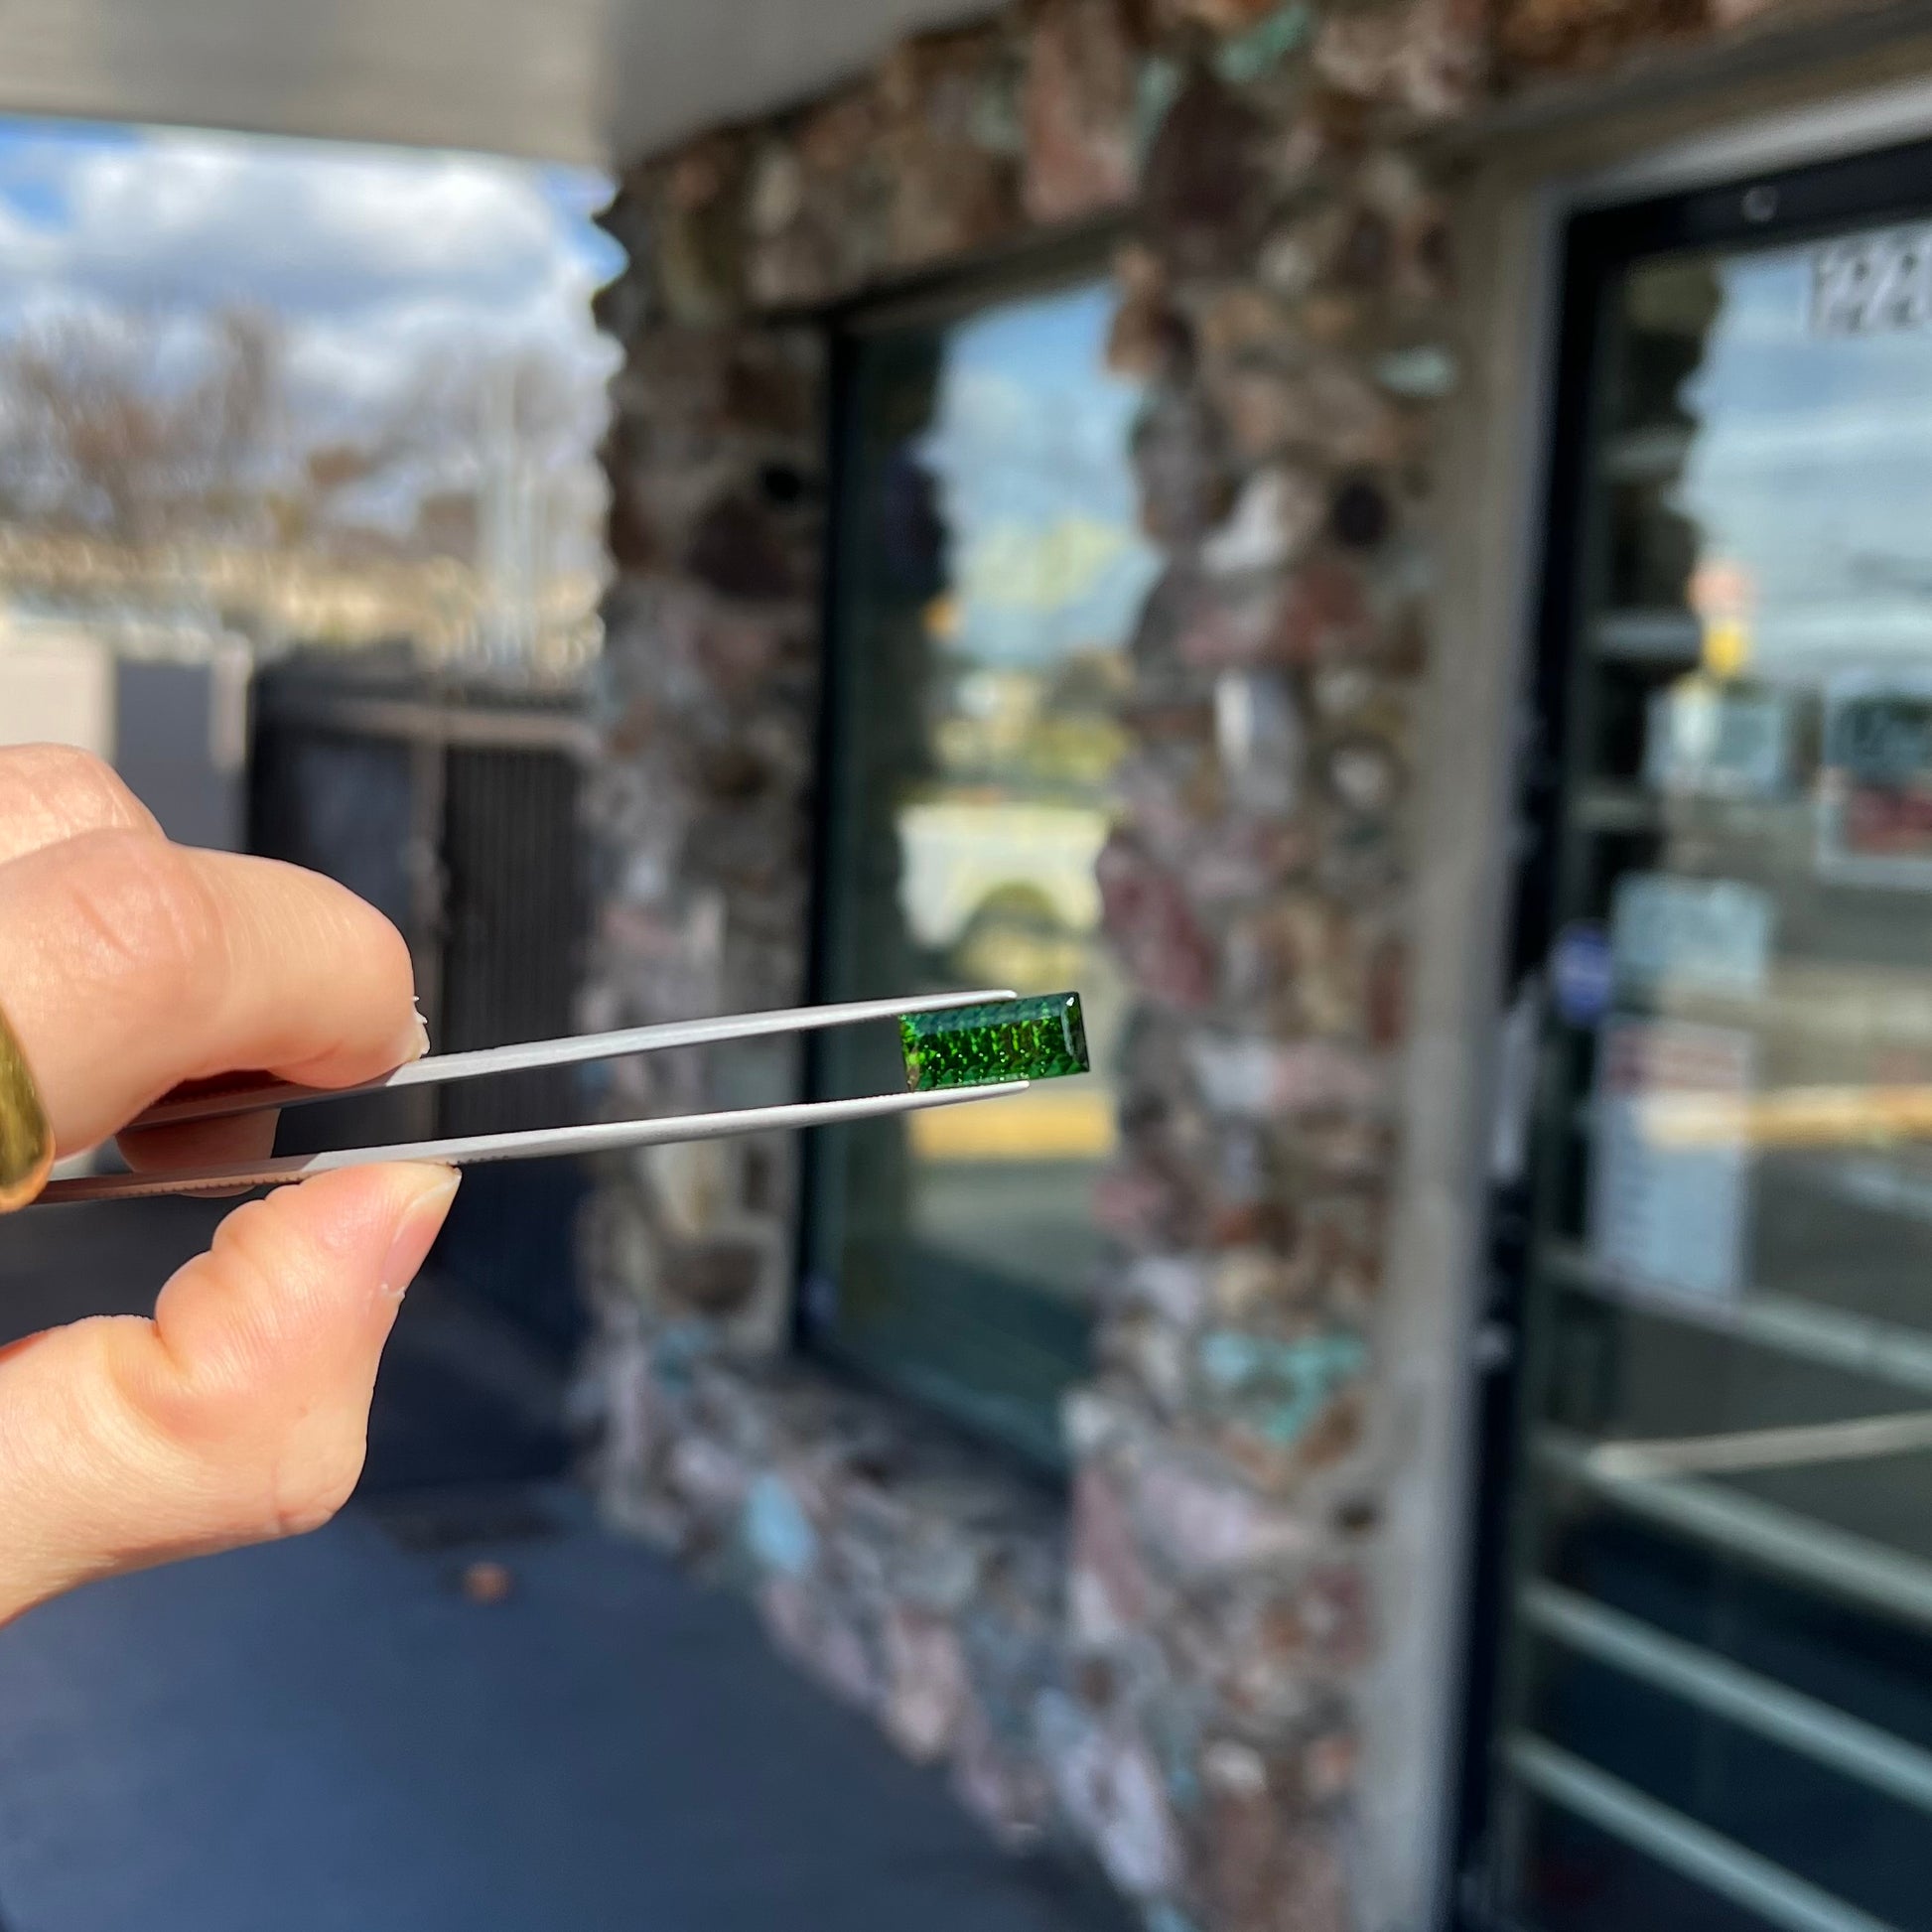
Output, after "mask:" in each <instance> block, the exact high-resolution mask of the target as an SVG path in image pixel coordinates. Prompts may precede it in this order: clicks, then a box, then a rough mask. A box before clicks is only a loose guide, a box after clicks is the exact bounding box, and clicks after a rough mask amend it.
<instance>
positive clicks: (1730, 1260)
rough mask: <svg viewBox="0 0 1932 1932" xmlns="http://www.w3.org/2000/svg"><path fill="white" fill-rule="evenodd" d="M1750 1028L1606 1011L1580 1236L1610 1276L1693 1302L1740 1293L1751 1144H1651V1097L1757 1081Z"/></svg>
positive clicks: (1737, 1088)
mask: <svg viewBox="0 0 1932 1932" xmlns="http://www.w3.org/2000/svg"><path fill="white" fill-rule="evenodd" d="M1756 1070H1757V1069H1756V1045H1755V1042H1754V1040H1753V1039H1752V1037H1751V1035H1749V1034H1745V1033H1736V1032H1732V1031H1730V1030H1729V1029H1726V1028H1719V1027H1695V1026H1688V1025H1685V1024H1684V1023H1682V1022H1680V1021H1674V1020H1656V1021H1651V1020H1613V1021H1611V1022H1610V1023H1609V1025H1608V1026H1606V1027H1605V1028H1604V1030H1603V1035H1602V1046H1601V1053H1600V1057H1599V1059H1598V1062H1597V1086H1596V1108H1595V1135H1594V1159H1593V1160H1592V1162H1591V1164H1590V1186H1589V1243H1590V1252H1591V1253H1592V1255H1593V1256H1594V1257H1595V1259H1596V1261H1597V1263H1598V1264H1599V1265H1600V1266H1601V1267H1603V1268H1605V1269H1607V1270H1609V1271H1610V1272H1611V1273H1613V1274H1616V1275H1621V1276H1623V1277H1625V1278H1627V1279H1629V1280H1633V1281H1638V1282H1642V1283H1644V1284H1646V1285H1647V1286H1649V1287H1652V1288H1658V1289H1664V1290H1668V1291H1672V1292H1675V1293H1677V1294H1680V1295H1685V1296H1691V1297H1694V1298H1696V1299H1698V1300H1700V1301H1716V1302H1725V1301H1730V1300H1733V1299H1734V1298H1736V1297H1737V1296H1739V1295H1741V1294H1742V1293H1743V1292H1744V1286H1745V1277H1746V1272H1747V1270H1746V1261H1747V1247H1746V1241H1747V1236H1748V1233H1749V1222H1750V1179H1751V1156H1750V1150H1749V1149H1748V1148H1747V1147H1745V1146H1744V1145H1742V1143H1739V1145H1737V1146H1736V1147H1730V1148H1724V1147H1721V1148H1678V1147H1660V1146H1658V1145H1657V1144H1656V1143H1655V1142H1654V1141H1653V1140H1652V1138H1651V1136H1650V1133H1649V1132H1648V1130H1647V1127H1646V1124H1645V1118H1644V1115H1645V1110H1646V1108H1647V1107H1648V1106H1649V1104H1650V1103H1651V1102H1653V1101H1656V1100H1659V1099H1662V1098H1664V1097H1666V1096H1671V1095H1679V1094H1707V1095H1709V1094H1723V1095H1728V1096H1733V1097H1736V1098H1740V1099H1741V1098H1743V1097H1745V1096H1746V1095H1748V1094H1749V1093H1750V1092H1751V1091H1752V1090H1753V1088H1754V1087H1755V1084H1756Z"/></svg>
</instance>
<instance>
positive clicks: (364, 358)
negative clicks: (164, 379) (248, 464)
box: [0, 119, 621, 451]
mask: <svg viewBox="0 0 1932 1932" xmlns="http://www.w3.org/2000/svg"><path fill="white" fill-rule="evenodd" d="M608 198H609V186H608V184H607V183H605V182H604V181H602V180H601V179H600V178H599V177H597V176H595V175H592V174H587V173H583V172H579V171H573V170H567V169H559V168H545V167H541V166H533V165H529V164H525V163H519V162H511V161H505V160H501V159H497V158H494V157H487V156H478V155H465V154H448V153H434V152H414V151H407V150H400V149H386V148H369V147H351V146H342V145H335V144H329V143H320V142H297V141H284V140H269V139H263V138H260V137H254V136H242V135H231V134H212V133H201V132H190V131H176V130H159V129H145V128H132V127H115V126H90V125H79V124H72V123H61V122H47V121H29V120H8V119H0V335H6V334H10V333H12V332H14V331H16V330H19V329H21V328H23V327H32V326H34V325H35V324H37V323H40V322H43V321H45V320H47V319H49V318H58V317H60V316H63V315H69V314H73V313H75V312H82V313H87V312H91V313H93V314H96V315H102V314H106V315H114V314H124V313H128V312H134V313H137V314H140V315H142V316H145V317H148V318H151V319H152V318H158V319H161V320H162V321H163V322H164V323H165V324H170V325H173V326H176V327H178V328H179V329H180V330H181V331H182V333H183V338H184V341H185V342H186V341H187V340H188V339H189V338H190V337H192V334H193V331H192V327H191V325H192V321H193V319H194V318H196V317H198V316H204V315H207V314H208V313H211V312H215V311H218V310H220V309H223V308H231V307H235V306H243V307H248V308H253V309H261V310H267V311H270V312H273V313H274V314H275V315H276V316H278V317H279V318H280V319H281V321H282V324H283V327H284V329H285V331H286V335H287V341H288V351H289V362H290V377H291V383H292V386H293V388H294V390H295V393H296V395H297V397H298V399H299V401H300V402H301V403H302V404H303V406H305V407H307V408H309V409H312V410H314V411H315V412H316V413H317V416H318V418H319V419H328V418H332V417H338V418H342V419H343V420H345V421H352V420H353V418H354V417H355V416H357V415H361V414H379V413H380V412H381V411H383V410H384V409H387V408H392V407H395V406H398V405H400V406H404V407H406V406H407V401H408V397H409V394H410V389H411V385H412V383H414V382H416V381H418V380H420V379H421V373H422V371H423V369H424V368H425V366H426V364H429V363H433V362H434V361H436V360H439V359H442V358H445V357H448V356H451V355H453V354H457V353H468V352H472V351H476V350H483V351H487V352H491V353H494V352H498V351H501V352H506V353H508V352H523V351H528V350H532V349H535V350H541V351H543V352H544V353H546V354H547V355H548V356H550V357H552V358H554V359H555V361H556V362H557V363H558V364H559V366H561V367H562V368H564V369H566V370H567V371H569V372H570V374H571V381H572V394H573V397H574V398H576V400H577V405H578V407H580V408H581V409H582V410H583V411H584V413H585V417H586V445H585V447H586V450H587V451H588V449H589V448H590V447H591V445H592V444H593V443H594V442H595V438H596V423H597V419H598V416H599V413H600V412H601V409H602V385H603V383H604V381H605V379H606V377H607V375H608V373H609V371H610V369H611V367H612V366H613V359H614V357H613V351H612V349H611V347H610V345H608V344H606V343H605V342H603V341H602V340H601V339H600V338H599V336H598V335H597V332H596V330H595V328H594V327H593V325H592V322H591V318H590V309H589V304H590V298H591V295H592V293H593V292H594V291H595V290H596V288H597V287H598V286H599V285H600V284H601V283H603V282H606V281H608V280H610V279H611V278H612V276H613V275H614V274H615V273H616V272H617V269H618V267H619V265H620V261H621V256H620V253H619V251H618V249H617V246H616V244H615V243H614V242H612V241H611V240H610V238H609V237H608V236H606V235H605V234H604V233H603V232H602V231H601V230H600V229H598V228H596V227H595V226H593V225H592V222H591V218H590V217H591V215H592V214H593V213H594V212H595V210H596V209H597V208H598V207H601V206H602V205H603V204H604V203H605V201H607V200H608ZM184 352H188V351H187V350H185V351H184Z"/></svg>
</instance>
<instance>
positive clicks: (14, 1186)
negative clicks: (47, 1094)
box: [0, 1013, 54, 1214]
mask: <svg viewBox="0 0 1932 1932" xmlns="http://www.w3.org/2000/svg"><path fill="white" fill-rule="evenodd" d="M53 1172H54V1124H53V1122H52V1121H50V1120H49V1119H48V1117H47V1108H46V1107H45V1106H44V1105H43V1104H42V1101H41V1090H40V1088H39V1087H37V1086H36V1085H35V1084H34V1072H33V1069H32V1068H31V1067H30V1066H29V1065H28V1064H27V1055H26V1054H25V1053H23V1052H22V1051H21V1050H20V1041H19V1040H17V1039H16V1038H15V1037H14V1032H13V1029H12V1028H11V1027H10V1026H8V1025H7V1016H6V1015H5V1014H4V1013H0V1214H12V1213H14V1212H15V1211H16V1210H17V1209H19V1208H22V1207H25V1206H26V1205H27V1204H28V1203H29V1202H30V1201H32V1200H33V1199H34V1198H35V1197H36V1196H37V1195H38V1194H39V1193H40V1190H41V1189H42V1188H43V1187H45V1186H46V1185H47V1176H48V1175H49V1174H50V1173H53Z"/></svg>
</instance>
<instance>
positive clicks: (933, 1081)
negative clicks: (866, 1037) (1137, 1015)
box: [898, 993, 1093, 1093]
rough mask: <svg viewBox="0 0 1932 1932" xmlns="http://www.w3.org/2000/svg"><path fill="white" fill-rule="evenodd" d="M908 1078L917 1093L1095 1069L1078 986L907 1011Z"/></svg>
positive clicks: (903, 1041) (902, 1032) (902, 1037)
mask: <svg viewBox="0 0 1932 1932" xmlns="http://www.w3.org/2000/svg"><path fill="white" fill-rule="evenodd" d="M898 1036H899V1043H900V1045H901V1046H902V1047H903V1048H904V1050H905V1084H906V1086H907V1087H908V1088H909V1089H910V1090H911V1091H912V1092H913V1093H937V1092H939V1091H940V1090H941V1089H942V1088H947V1087H994V1086H999V1085H1001V1084H1003V1083H1004V1082H1006V1081H1008V1080H1063V1079H1066V1078H1067V1077H1068V1076H1069V1075H1072V1074H1075V1073H1090V1072H1092V1071H1093V1067H1092V1063H1091V1062H1090V1061H1089V1060H1088V1058H1087V1030H1086V1026H1085V1024H1084V1022H1083V1021H1082V1020H1081V1018H1080V996H1079V994H1077V993H1054V994H1052V995H1050V996H1049V997H1047V998H1046V999H1043V1000H1014V1001H1011V1002H1009V1003H1007V1004H1005V1005H1002V1006H997V1007H960V1008H956V1009H955V1010H954V1011H953V1012H951V1013H914V1014H908V1015H906V1017H905V1018H904V1019H902V1020H901V1021H900V1022H899V1023H898Z"/></svg>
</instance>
